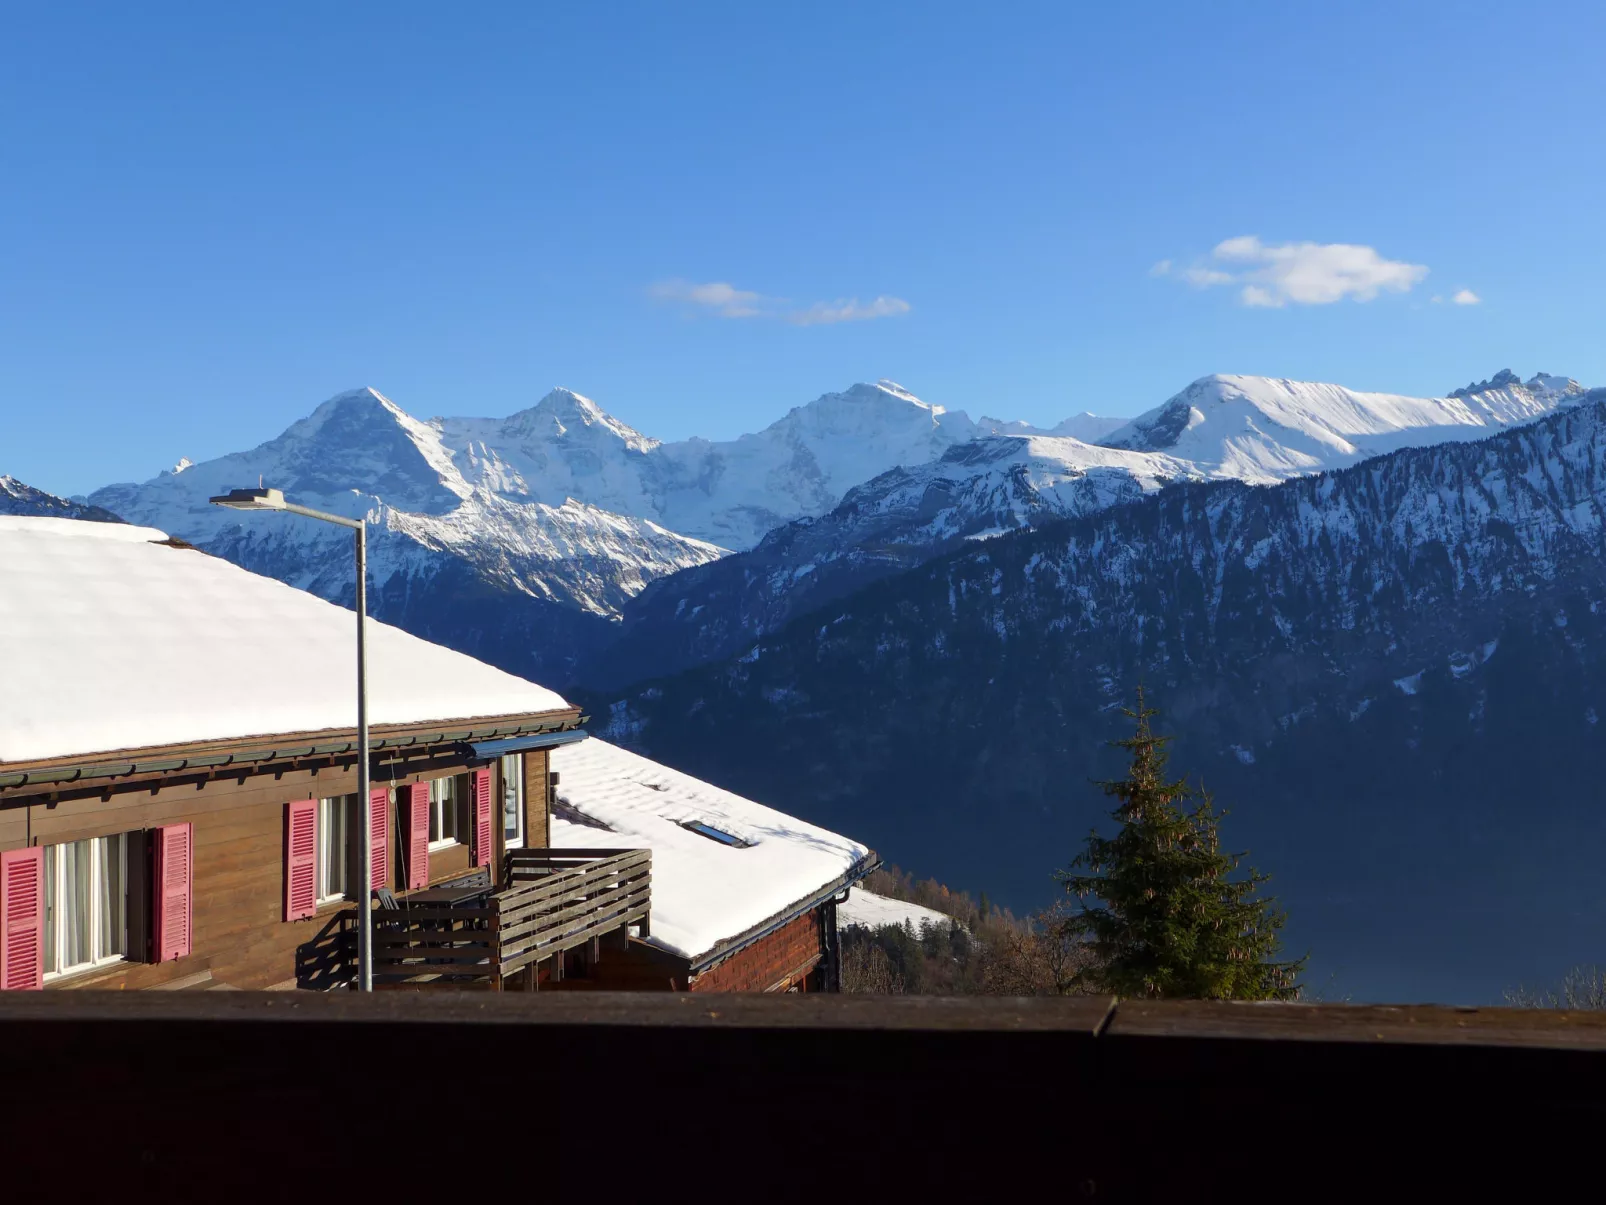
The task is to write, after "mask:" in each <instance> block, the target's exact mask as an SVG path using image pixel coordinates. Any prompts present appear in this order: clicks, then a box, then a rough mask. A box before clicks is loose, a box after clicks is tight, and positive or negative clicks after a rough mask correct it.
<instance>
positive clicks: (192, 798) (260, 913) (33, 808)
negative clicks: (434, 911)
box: [0, 750, 549, 990]
mask: <svg viewBox="0 0 1606 1205" xmlns="http://www.w3.org/2000/svg"><path fill="white" fill-rule="evenodd" d="M404 764H405V772H402V771H401V770H400V769H397V768H387V766H386V765H385V764H384V763H380V764H377V765H376V766H375V767H374V770H373V785H374V787H375V788H379V787H399V786H405V785H407V784H409V783H413V782H418V781H421V780H426V779H434V778H444V777H448V776H450V775H453V774H459V773H463V772H465V771H466V770H468V769H469V768H471V766H475V765H489V768H490V769H491V771H492V773H493V775H498V776H499V775H500V770H501V767H500V761H499V760H496V759H493V760H492V761H490V762H489V763H486V762H471V761H469V760H468V759H466V758H465V757H464V756H463V754H462V753H460V752H459V753H454V754H450V755H442V756H434V757H428V758H414V759H411V760H409V761H408V762H406V763H404ZM524 764H525V775H526V784H525V844H526V845H530V846H540V845H544V844H545V842H546V840H547V834H548V831H549V828H548V822H547V813H548V797H549V791H548V785H547V771H548V755H547V753H546V751H544V750H542V751H535V752H530V753H526V754H525V756H524ZM356 790H357V773H356V766H355V761H354V760H353V759H349V758H348V759H345V760H344V761H343V762H341V763H340V764H335V765H324V766H322V767H320V768H316V769H269V770H265V771H262V772H255V773H253V772H247V771H239V770H237V771H235V772H233V773H232V774H229V775H226V776H225V775H223V774H217V775H198V774H191V775H189V776H187V777H185V778H184V779H183V780H179V781H173V780H156V781H145V782H139V783H130V782H118V783H115V784H112V785H109V786H98V785H97V786H94V787H80V788H77V789H76V790H62V791H58V792H55V793H54V794H53V795H51V796H46V795H31V796H29V795H5V794H0V850H8V849H18V848H22V847H24V846H28V845H55V844H58V843H61V842H66V841H77V840H82V839H85V838H89V837H103V836H111V835H114V834H118V833H143V834H144V836H145V838H146V842H145V844H146V849H145V850H143V851H142V850H141V848H140V845H141V843H140V841H139V840H137V839H136V840H134V841H133V843H132V849H131V852H130V856H129V863H130V879H131V890H130V897H131V899H130V905H131V906H130V909H129V929H130V933H129V937H130V943H129V944H130V951H129V955H130V957H129V961H126V962H119V963H115V964H113V965H111V966H108V967H105V968H101V969H98V970H92V971H85V972H81V973H78V974H73V975H71V976H68V977H66V978H64V979H60V980H55V981H52V982H50V983H47V984H46V988H47V989H54V990H62V989H76V988H96V989H113V990H120V989H137V988H150V987H158V986H161V985H163V984H166V983H170V982H174V981H177V980H180V979H186V978H188V977H191V976H195V975H197V974H199V973H203V972H210V974H211V977H212V979H213V980H214V981H216V982H219V983H223V984H227V985H229V986H232V987H237V988H270V987H276V988H289V987H297V986H303V987H315V988H317V987H330V986H334V984H335V983H336V982H337V980H336V979H333V978H331V977H330V971H331V966H332V965H334V964H336V963H337V962H338V960H337V959H336V958H335V954H336V952H337V943H340V942H341V941H342V940H343V939H342V938H341V936H340V934H341V932H342V930H343V929H345V928H348V927H349V926H351V922H352V920H353V919H354V917H355V912H356V910H355V907H354V906H353V904H352V903H351V902H349V901H340V902H336V903H330V904H327V905H324V906H323V907H320V908H319V909H318V911H317V913H316V914H315V915H314V916H313V917H311V918H309V919H305V920H299V921H289V922H287V921H285V919H284V908H285V863H286V855H285V841H286V834H285V825H286V806H285V805H286V804H288V803H290V802H292V801H295V800H301V799H308V798H320V797H321V798H329V797H334V796H340V795H351V794H355V793H356ZM500 790H501V783H500V781H499V778H498V779H497V780H495V781H493V783H492V800H493V803H492V807H493V812H495V814H496V815H497V816H499V814H500V812H499V805H498V804H497V802H496V801H497V800H499V799H500ZM401 821H402V815H401V812H400V809H399V808H398V807H397V805H396V804H395V803H394V802H393V803H392V814H391V827H390V831H391V849H392V853H391V860H390V861H391V875H390V881H389V883H387V884H380V885H381V886H390V887H393V888H399V887H401V886H402V885H403V883H404V881H405V880H404V878H403V875H402V871H401V863H400V857H401V853H400V842H399V841H398V834H399V833H401V832H402V831H403V829H402V827H401ZM182 823H189V824H191V825H192V826H193V835H194V880H193V884H192V893H193V941H192V945H191V953H190V954H189V955H188V956H187V957H183V958H179V959H176V960H173V961H169V962H164V963H152V962H148V961H143V960H142V959H143V958H144V957H145V956H146V955H145V953H144V938H145V937H146V936H147V935H148V917H149V914H150V911H149V903H148V891H145V896H146V901H147V902H146V904H145V906H144V907H140V906H139V904H138V903H136V902H135V900H136V896H137V894H138V893H139V892H140V891H141V890H144V887H143V885H142V880H143V879H144V878H145V876H144V874H143V869H144V867H145V866H147V865H148V857H149V855H148V842H149V836H150V832H151V830H153V829H155V828H157V827H159V826H162V825H169V824H182ZM494 831H495V833H496V835H497V837H496V842H497V849H496V853H497V856H496V857H495V859H494V866H500V865H501V862H502V858H501V853H502V835H501V834H502V828H501V824H500V821H499V819H498V820H496V821H495V822H494ZM356 839H357V835H356V834H355V833H353V834H352V840H354V841H355V840H356ZM470 865H471V851H470V847H469V845H468V844H467V843H466V841H465V842H464V843H462V844H459V845H457V846H452V847H448V848H446V849H442V850H438V851H436V852H433V853H431V855H430V859H429V870H430V874H429V878H430V882H431V883H438V882H441V881H443V880H446V879H449V878H452V877H454V876H457V875H460V874H462V873H463V872H465V871H466V870H468V869H470ZM351 873H353V874H355V873H356V871H355V870H353V871H352V872H351ZM493 873H494V867H493ZM351 940H352V941H353V942H354V940H355V939H354V937H353V938H352V939H351ZM136 943H138V944H136ZM352 948H353V949H354V948H355V947H354V945H353V946H352Z"/></svg>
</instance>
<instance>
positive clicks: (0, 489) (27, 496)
mask: <svg viewBox="0 0 1606 1205" xmlns="http://www.w3.org/2000/svg"><path fill="white" fill-rule="evenodd" d="M0 515H43V516H45V517H47V518H55V519H88V520H90V521H91V522H96V523H118V522H121V520H120V519H118V517H117V516H116V515H114V514H112V513H111V512H110V511H108V510H103V509H101V508H100V507H98V506H88V505H86V504H84V503H82V502H73V501H71V500H70V499H67V498H58V497H56V495H55V494H49V493H46V492H45V491H44V490H41V489H35V488H34V487H33V486H31V485H24V484H23V483H22V482H20V481H18V480H17V479H16V478H15V477H12V476H10V475H9V474H6V473H0Z"/></svg>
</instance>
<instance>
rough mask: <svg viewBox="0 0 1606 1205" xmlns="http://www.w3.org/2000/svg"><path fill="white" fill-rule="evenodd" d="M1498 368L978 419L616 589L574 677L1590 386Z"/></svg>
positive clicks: (1217, 388) (639, 662) (1462, 430)
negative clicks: (1024, 538)
mask: <svg viewBox="0 0 1606 1205" xmlns="http://www.w3.org/2000/svg"><path fill="white" fill-rule="evenodd" d="M1495 381H1496V383H1494V384H1489V383H1486V385H1487V387H1486V388H1484V389H1483V390H1481V391H1476V392H1473V393H1470V394H1463V395H1460V396H1452V397H1446V398H1410V397H1402V396H1398V395H1391V394H1376V393H1360V392H1356V391H1353V390H1348V389H1343V388H1341V387H1339V386H1336V385H1318V384H1307V383H1303V382H1297V381H1279V380H1271V379H1267V378H1258V377H1229V376H1214V377H1205V378H1204V379H1202V380H1199V381H1196V382H1194V383H1193V384H1192V385H1190V386H1189V387H1188V388H1187V389H1186V390H1184V391H1183V392H1182V393H1180V394H1178V395H1177V396H1176V397H1174V398H1172V399H1171V400H1170V401H1168V402H1166V403H1165V404H1164V405H1162V406H1159V407H1157V408H1156V409H1154V410H1152V411H1150V412H1148V413H1147V414H1145V415H1142V416H1140V417H1139V418H1137V419H1134V420H1131V421H1130V422H1129V423H1126V424H1123V425H1122V427H1121V428H1120V429H1118V430H1114V431H1112V432H1111V433H1110V435H1109V436H1108V437H1107V439H1106V443H1105V444H1102V445H1101V444H1090V443H1086V442H1084V441H1082V440H1078V439H1075V438H1071V437H1068V436H1048V435H1033V434H1011V435H998V434H994V435H981V436H978V437H977V438H975V439H972V440H970V441H969V442H967V443H964V444H958V445H955V446H954V447H952V448H950V449H948V451H946V452H945V453H943V455H942V456H940V457H938V458H937V459H935V460H932V461H928V462H927V463H925V464H921V465H913V466H907V467H905V466H900V467H898V468H896V469H893V470H890V471H889V472H887V473H884V474H882V475H881V476H879V477H876V478H874V479H873V480H871V481H868V482H866V483H865V484H863V485H860V486H857V487H856V488H854V489H852V490H850V491H848V493H847V495H846V496H845V497H844V498H843V499H842V501H841V503H840V504H839V505H837V506H836V507H834V508H833V509H831V510H830V511H828V512H827V513H826V514H824V515H821V516H819V517H817V518H812V517H811V518H804V519H798V520H794V521H793V522H792V523H789V524H787V525H786V526H784V527H781V528H777V529H776V530H775V531H773V532H771V533H770V534H769V535H768V536H766V537H765V538H764V539H763V540H762V541H761V542H760V543H759V545H758V546H757V547H755V548H754V549H752V550H751V551H749V552H745V553H740V554H738V555H734V556H731V557H727V558H724V559H722V560H719V561H716V562H711V563H708V564H705V565H702V566H699V567H697V568H694V569H689V570H686V571H683V572H681V573H678V574H676V575H675V576H674V577H672V578H669V579H666V580H664V581H662V582H660V583H657V584H656V585H654V586H653V587H651V588H649V589H647V590H646V591H644V592H643V593H642V594H640V595H639V596H638V597H636V598H634V599H632V600H631V601H630V602H629V603H627V604H626V605H625V607H624V609H623V619H624V623H623V625H622V627H621V630H620V633H619V635H618V637H617V638H616V639H614V640H612V641H610V642H609V643H608V644H607V645H605V646H604V647H602V648H600V649H599V650H598V651H597V652H596V653H595V654H594V655H593V656H592V657H591V658H590V659H589V661H588V662H587V663H586V664H585V666H584V673H583V680H584V681H586V682H587V683H588V684H589V685H593V686H598V687H607V686H614V687H617V686H623V685H626V684H628V683H630V682H632V681H637V680H640V679H643V678H647V677H652V676H655V675H657V674H663V673H671V672H674V671H676V670H679V669H683V668H685V667H687V666H691V665H696V664H698V663H700V662H702V661H708V660H715V659H718V658H720V657H724V656H727V655H729V654H730V653H732V652H735V651H737V650H739V649H741V648H745V647H747V646H748V645H749V644H751V643H752V641H753V640H754V639H756V638H757V637H759V636H762V635H763V634H764V633H766V632H769V631H773V630H774V629H776V628H778V627H779V626H780V625H781V624H783V623H785V622H786V621H787V620H788V619H789V618H790V617H791V616H793V615H797V614H801V613H803V612H804V611H807V610H810V609H812V608H814V607H819V606H824V605H825V604H826V603H828V602H830V601H831V600H832V599H836V598H840V597H843V596H844V595H847V594H849V593H851V592H852V591H854V590H857V589H859V588H861V587H863V586H865V585H867V584H868V583H869V582H872V581H874V580H876V579H878V578H882V577H887V576H890V575H892V574H895V573H899V572H902V571H904V570H906V569H910V568H913V567H915V566H917V565H919V564H922V563H924V562H925V561H928V560H930V559H932V558H933V557H935V556H938V555H941V554H943V553H946V552H949V551H952V550H953V549H955V548H957V547H959V546H960V545H962V544H964V543H966V542H968V541H975V540H985V539H989V538H992V537H995V536H998V535H1000V534H1003V533H1005V532H1008V531H1012V530H1016V529H1020V528H1026V527H1033V526H1036V525H1038V524H1041V523H1044V522H1048V521H1052V520H1059V519H1066V518H1074V517H1077V516H1081V515H1087V514H1091V513H1093V512H1095V511H1099V510H1102V509H1104V508H1105V507H1108V506H1113V505H1119V504H1123V503H1127V502H1131V501H1134V500H1135V499H1137V498H1139V497H1141V496H1143V495H1144V494H1148V493H1153V492H1155V491H1157V490H1159V489H1161V488H1163V487H1164V486H1166V485H1169V484H1173V483H1177V482H1183V481H1205V480H1212V479H1238V480H1243V481H1247V482H1251V483H1255V484H1268V483H1270V482H1272V481H1275V480H1279V479H1282V478H1288V477H1294V476H1301V475H1306V474H1311V473H1316V472H1323V471H1330V470H1333V469H1336V468H1340V467H1343V466H1345V465H1348V464H1353V463H1356V462H1357V461H1359V460H1362V459H1365V458H1367V457H1370V456H1374V455H1378V454H1381V453H1384V452H1387V451H1389V450H1391V449H1394V448H1399V447H1404V446H1412V445H1430V444H1436V443H1445V442H1455V441H1462V440H1467V439H1472V438H1476V437H1479V436H1484V435H1487V434H1489V433H1490V431H1491V430H1494V429H1498V428H1500V427H1504V426H1510V425H1513V424H1516V423H1521V422H1527V421H1531V420H1532V419H1534V418H1536V417H1539V416H1542V415H1544V414H1547V413H1550V412H1552V411H1554V410H1556V409H1558V408H1564V407H1568V406H1572V405H1576V404H1578V403H1579V402H1581V401H1583V400H1584V399H1585V398H1587V397H1589V396H1591V395H1590V393H1589V391H1586V390H1585V389H1584V388H1583V387H1582V386H1580V385H1579V384H1578V383H1577V382H1575V381H1572V380H1570V379H1567V378H1558V377H1551V376H1547V375H1545V374H1542V373H1541V374H1537V375H1536V376H1535V377H1533V378H1532V380H1530V381H1529V382H1527V383H1523V382H1520V381H1517V380H1516V379H1515V378H1514V377H1512V376H1511V374H1510V373H1503V374H1499V375H1498V376H1497V378H1496V379H1495ZM987 422H988V423H990V424H992V425H993V426H994V427H995V428H1001V427H1004V426H1006V424H996V423H993V421H992V420H987ZM1116 444H1121V445H1125V446H1121V447H1117V446H1114V445H1116Z"/></svg>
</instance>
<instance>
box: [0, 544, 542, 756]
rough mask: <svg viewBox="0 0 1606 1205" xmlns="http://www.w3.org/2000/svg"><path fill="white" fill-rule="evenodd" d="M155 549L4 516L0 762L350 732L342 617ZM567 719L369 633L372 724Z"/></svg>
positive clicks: (221, 564) (536, 694)
mask: <svg viewBox="0 0 1606 1205" xmlns="http://www.w3.org/2000/svg"><path fill="white" fill-rule="evenodd" d="M165 538H166V537H165V536H164V535H163V534H162V533H161V532H159V531H156V530H155V529H153V528H149V527H131V526H126V525H122V524H115V523H89V522H84V521H81V520H73V519H47V518H22V517H15V516H0V566H3V584H0V667H3V674H4V685H5V688H4V689H3V690H0V762H15V761H23V760H29V761H31V760H34V759H39V758H50V757H67V756H77V755H81V754H95V753H109V752H113V751H115V750H121V749H139V748H146V747H151V746H160V745H174V744H188V743H190V742H194V741H203V740H214V739H223V738H230V737H250V736H263V735H278V734H283V733H290V732H316V731H320V730H324V729H351V728H354V727H355V726H356V718H357V717H356V698H355V686H354V681H353V679H354V678H355V668H356V643H357V639H356V637H357V633H356V622H355V618H354V616H353V615H352V613H351V612H350V611H347V610H345V609H343V608H341V607H337V606H335V605H333V604H332V603H327V602H324V601H322V600H321V599H319V598H316V597H314V596H313V595H311V594H308V593H306V592H305V591H302V590H297V589H295V588H294V587H293V586H287V585H284V584H283V583H281V582H277V581H274V580H272V579H271V578H266V577H259V576H258V575H257V574H254V573H249V572H247V571H246V570H244V569H240V568H237V567H236V566H234V565H231V564H229V563H228V562H227V561H223V560H220V559H218V558H217V557H213V556H208V555H207V554H205V553H203V552H198V551H195V550H194V549H180V548H173V547H170V546H166V545H163V544H159V543H155V542H154V541H158V540H163V539H165ZM567 706H568V704H567V703H566V702H565V701H564V700H563V699H562V698H561V697H559V696H558V695H557V694H554V693H553V692H552V691H550V690H547V689H546V688H545V687H542V686H537V685H535V684H534V683H532V682H526V681H524V680H523V679H522V678H516V677H514V676H513V675H512V674H508V673H504V672H502V671H501V670H499V669H493V668H492V667H491V666H489V665H486V664H484V663H482V662H479V661H475V660H474V659H473V658H472V657H466V656H464V655H463V654H461V653H454V652H452V651H451V650H450V649H445V648H442V647H440V646H439V645H436V644H430V643H429V642H428V641H424V640H420V639H418V638H417V637H416V636H409V635H408V634H407V633H406V632H403V631H401V630H399V629H397V628H393V627H390V626H389V625H387V624H383V623H379V622H377V621H374V620H370V621H369V626H368V716H369V723H370V724H373V725H385V724H406V723H414V722H430V721H435V720H460V719H469V718H473V717H480V716H510V715H527V714H532V713H537V712H544V711H553V710H558V709H562V708H566V707H567Z"/></svg>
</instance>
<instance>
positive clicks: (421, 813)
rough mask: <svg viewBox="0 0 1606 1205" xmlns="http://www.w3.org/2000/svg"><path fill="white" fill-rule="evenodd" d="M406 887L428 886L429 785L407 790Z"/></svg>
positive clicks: (414, 888)
mask: <svg viewBox="0 0 1606 1205" xmlns="http://www.w3.org/2000/svg"><path fill="white" fill-rule="evenodd" d="M407 886H408V888H409V889H410V890H417V889H418V888H420V887H428V886H429V783H427V782H415V783H414V784H413V785H412V786H410V787H408V788H407Z"/></svg>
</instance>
